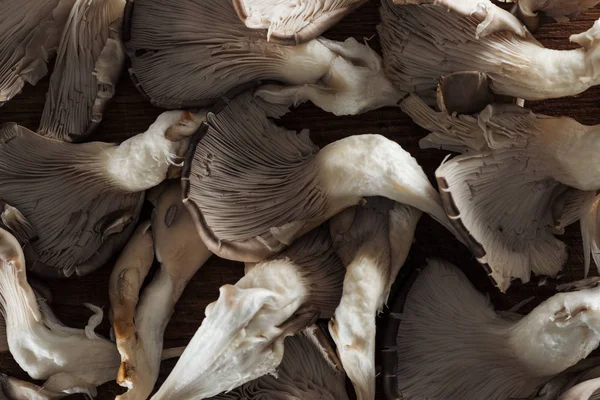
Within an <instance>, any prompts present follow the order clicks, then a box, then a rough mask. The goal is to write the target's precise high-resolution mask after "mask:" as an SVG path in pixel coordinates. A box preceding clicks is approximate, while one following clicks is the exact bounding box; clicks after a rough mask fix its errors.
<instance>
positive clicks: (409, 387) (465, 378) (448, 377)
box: [386, 260, 600, 400]
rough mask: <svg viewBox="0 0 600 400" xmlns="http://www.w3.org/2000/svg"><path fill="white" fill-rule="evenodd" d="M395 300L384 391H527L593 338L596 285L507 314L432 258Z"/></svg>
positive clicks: (583, 351) (499, 398)
mask: <svg viewBox="0 0 600 400" xmlns="http://www.w3.org/2000/svg"><path fill="white" fill-rule="evenodd" d="M398 301H399V304H397V305H396V306H395V307H394V311H396V312H398V313H397V314H394V315H395V316H396V318H398V319H399V323H398V324H397V325H396V326H397V327H398V329H397V331H396V342H395V345H394V346H395V347H391V348H389V349H388V351H391V352H392V353H394V352H395V353H396V354H395V356H396V357H397V369H396V370H395V371H394V372H393V373H392V375H393V374H394V373H395V374H396V375H397V376H396V377H395V379H396V385H397V386H396V387H395V388H394V387H391V386H389V387H388V390H387V393H386V398H389V399H397V398H411V399H412V398H414V399H431V400H441V399H449V398H461V399H465V400H470V399H472V400H479V399H490V400H505V399H519V398H531V397H529V396H532V395H535V394H536V393H537V390H538V388H539V387H540V386H542V385H544V384H545V383H546V382H547V381H548V380H549V379H551V378H552V377H554V376H556V375H557V374H560V373H561V372H563V371H564V370H566V369H567V368H569V367H571V366H573V365H575V364H576V363H577V362H578V361H580V360H581V359H583V358H585V357H587V355H588V354H590V352H591V351H592V350H594V349H595V348H597V347H598V343H599V342H600V334H599V333H598V332H600V331H599V330H598V318H597V317H598V312H599V310H600V287H598V288H593V289H587V290H582V291H578V292H571V293H559V294H556V295H554V296H552V297H551V298H549V299H548V300H546V301H545V302H543V303H542V304H540V305H539V306H537V307H536V308H535V309H534V310H533V311H531V312H530V313H529V314H528V315H526V316H523V317H519V318H516V317H514V316H513V317H511V318H507V317H504V316H501V315H500V314H497V313H496V312H495V311H494V309H493V308H492V305H491V304H490V301H489V299H488V298H487V297H486V296H485V295H483V294H482V293H479V292H478V291H477V290H476V289H475V288H474V287H473V286H472V285H471V283H470V282H469V281H468V279H467V277H466V276H465V275H464V274H463V273H462V272H461V271H460V270H459V269H458V268H456V267H454V266H453V265H451V264H449V263H446V262H443V261H437V260H432V261H430V262H429V265H428V266H427V267H426V268H425V269H424V270H423V271H422V272H421V273H420V274H419V276H418V277H417V278H416V280H415V282H414V283H413V284H412V286H411V287H410V289H409V290H408V293H407V295H406V298H405V300H404V301H403V300H402V297H399V300H398ZM391 326H394V325H391ZM390 333H391V332H390ZM389 366H390V365H389V364H388V365H387V367H389ZM473 371H477V375H476V377H477V378H476V379H473V378H474V375H473ZM390 372H391V371H388V373H390ZM400 394H401V395H402V396H404V397H399V396H400Z"/></svg>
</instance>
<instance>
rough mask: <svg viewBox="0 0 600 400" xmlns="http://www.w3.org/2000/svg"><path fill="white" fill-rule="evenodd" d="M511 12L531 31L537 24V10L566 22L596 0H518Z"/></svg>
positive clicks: (594, 4) (595, 2) (589, 6)
mask: <svg viewBox="0 0 600 400" xmlns="http://www.w3.org/2000/svg"><path fill="white" fill-rule="evenodd" d="M516 3H517V4H515V6H514V7H513V13H514V14H515V15H516V16H517V17H519V19H520V20H521V21H523V23H524V24H525V25H526V26H527V28H528V29H529V30H530V31H531V32H533V31H535V30H536V29H537V27H538V25H539V15H538V12H539V11H541V12H543V13H544V14H546V15H548V16H550V17H552V18H554V19H555V20H556V21H558V22H567V21H568V20H569V19H570V18H574V17H576V16H578V15H579V14H581V13H582V12H583V11H585V10H587V9H589V8H592V7H595V6H596V4H598V3H600V1H598V0H518V1H517V2H516Z"/></svg>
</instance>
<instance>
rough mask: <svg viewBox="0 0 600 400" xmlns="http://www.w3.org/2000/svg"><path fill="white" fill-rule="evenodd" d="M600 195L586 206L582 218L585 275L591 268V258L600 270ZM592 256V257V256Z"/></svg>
mask: <svg viewBox="0 0 600 400" xmlns="http://www.w3.org/2000/svg"><path fill="white" fill-rule="evenodd" d="M599 207H600V196H596V197H595V198H594V199H593V200H592V201H591V202H590V204H589V206H588V207H587V208H586V211H585V212H584V214H583V216H582V218H581V238H582V241H583V257H584V268H585V275H586V276H587V274H588V271H589V270H590V263H591V259H593V260H594V263H595V264H596V268H598V271H600V213H599V212H598V208H599ZM590 256H591V257H590Z"/></svg>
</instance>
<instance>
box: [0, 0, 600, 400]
mask: <svg viewBox="0 0 600 400" xmlns="http://www.w3.org/2000/svg"><path fill="white" fill-rule="evenodd" d="M224 1H226V0H224ZM377 8H378V2H376V1H373V2H370V3H368V4H366V5H365V6H363V7H362V8H360V9H359V10H357V11H356V12H354V13H353V14H351V15H349V16H348V17H346V18H345V19H344V20H343V21H342V22H341V23H339V24H338V25H336V26H335V27H333V28H332V29H331V30H330V31H329V32H327V33H326V35H325V36H327V37H329V38H331V39H337V40H343V39H345V38H347V37H349V36H353V37H355V38H356V39H357V40H359V41H362V40H364V39H365V38H366V40H367V43H368V44H369V45H370V46H371V47H373V48H374V49H376V50H378V51H379V43H378V39H377V35H376V30H375V26H376V24H377V23H378V20H379V16H378V11H377ZM598 18H600V9H599V8H596V9H593V10H590V11H588V12H587V13H585V14H584V15H582V16H580V17H578V18H577V19H575V20H573V21H571V22H570V23H567V24H556V23H552V22H551V23H548V24H545V25H543V26H542V27H541V28H540V30H539V31H538V32H537V33H536V35H535V36H536V37H537V38H538V39H539V40H540V41H541V42H542V43H543V44H544V45H546V46H547V47H551V48H555V49H566V48H572V47H574V46H573V45H572V44H570V43H569V42H568V37H569V35H570V34H573V33H579V32H582V31H584V30H587V29H588V28H589V27H590V26H591V25H592V24H593V22H594V21H595V20H596V19H598ZM47 88H48V77H46V78H45V79H44V80H42V81H41V82H39V83H38V85H37V86H35V87H31V86H28V87H26V89H25V90H24V91H23V93H22V94H21V95H19V96H17V97H16V98H15V99H13V100H12V101H11V102H9V103H8V104H7V105H5V106H4V107H2V108H0V123H4V122H9V121H14V122H17V123H19V124H22V125H24V126H26V127H28V128H30V129H32V130H35V129H36V128H37V126H38V124H39V120H40V117H41V113H42V109H43V106H44V101H45V93H46V91H47ZM117 93H118V94H117V96H116V97H115V98H114V99H113V101H112V103H111V104H110V105H109V108H108V112H107V114H106V115H105V118H104V121H103V122H102V124H101V127H100V129H99V131H98V132H97V134H96V135H95V137H94V139H95V140H104V141H121V140H124V139H126V138H128V137H131V136H132V135H135V134H137V133H140V132H143V131H145V130H146V128H147V127H148V125H150V124H151V123H152V122H153V121H154V119H155V118H156V117H157V116H158V114H160V112H161V110H160V109H157V108H155V107H152V106H151V105H150V104H149V103H148V102H146V101H145V99H144V98H143V97H142V96H141V95H140V94H139V93H138V92H137V91H136V90H135V88H134V87H133V85H132V84H131V82H130V81H129V79H128V76H127V74H123V77H122V79H121V82H120V84H119V86H118V92H117ZM528 106H529V107H532V108H533V109H534V111H535V112H538V113H544V114H549V115H566V116H570V117H573V118H575V119H577V120H578V121H580V122H581V123H584V124H598V123H600V88H593V89H590V90H588V91H587V92H586V93H584V94H581V95H579V96H574V97H569V98H562V99H556V100H548V101H543V102H536V103H530V104H528ZM281 123H282V124H283V125H285V126H286V127H288V128H292V129H300V128H309V129H310V130H311V137H312V138H313V140H314V141H315V142H316V143H317V144H319V145H324V144H327V143H329V142H331V141H334V140H337V139H340V138H342V137H345V136H348V135H353V134H364V133H378V134H382V135H385V136H387V137H388V138H391V139H394V140H396V141H398V142H399V143H400V144H401V145H402V146H403V147H404V148H405V149H406V150H407V151H409V152H410V153H411V154H413V155H414V156H415V157H416V158H417V160H418V161H419V163H421V165H422V166H423V168H424V169H425V171H426V172H427V173H428V175H429V176H430V178H432V177H433V172H434V170H435V168H436V167H437V166H438V165H439V163H440V162H441V160H442V159H443V158H444V156H445V155H446V152H442V151H437V150H427V151H422V150H420V149H419V147H418V140H419V139H420V138H421V137H423V135H424V134H425V131H423V130H422V129H420V128H419V127H417V126H416V125H415V124H413V123H412V121H411V120H410V119H409V118H408V117H407V116H406V115H404V114H403V113H402V112H401V111H400V110H399V109H395V108H387V109H381V110H376V111H372V112H369V113H366V114H363V115H360V116H352V117H334V116H332V115H330V114H327V113H325V112H323V111H320V110H319V109H317V108H315V107H314V106H312V105H303V106H301V107H299V108H298V109H296V110H294V111H293V112H292V113H290V114H289V115H288V116H286V117H285V118H284V119H283V120H282V122H281ZM432 181H433V180H432ZM562 239H563V240H564V241H565V242H566V243H567V244H568V246H569V261H568V265H567V267H566V268H565V271H564V276H563V278H562V279H563V280H574V279H578V278H581V277H582V276H583V266H582V265H583V254H582V246H581V239H580V235H579V227H578V226H571V227H570V228H569V229H568V230H567V232H566V233H565V235H563V236H562ZM428 257H441V258H444V259H447V260H449V261H450V262H453V263H455V264H456V265H458V266H459V267H461V268H462V269H463V270H464V271H465V273H466V274H467V275H468V276H469V278H470V279H471V280H472V281H473V282H474V283H475V284H476V286H477V287H478V288H479V289H481V290H485V291H486V292H488V293H490V296H491V298H492V301H493V302H494V303H495V304H496V306H497V307H498V308H500V309H506V308H509V307H510V306H512V305H514V304H516V303H518V302H519V301H521V300H523V299H525V298H528V297H530V296H535V297H536V299H535V301H534V302H532V303H531V304H530V306H529V308H531V307H532V306H533V305H535V304H537V303H538V302H539V301H541V300H543V299H544V298H545V297H547V296H549V295H551V294H552V293H553V287H554V284H553V283H554V282H550V283H548V284H546V285H544V286H541V287H539V286H538V281H539V280H538V279H536V278H535V277H534V278H533V279H532V282H530V283H529V284H526V285H523V284H520V283H518V282H515V283H514V284H513V285H512V286H511V288H510V289H509V291H508V293H507V294H506V295H502V294H500V293H499V292H498V291H497V290H495V288H494V287H493V286H492V285H491V284H490V282H489V280H488V278H487V277H486V275H485V273H484V272H483V270H482V268H481V267H480V266H479V265H478V263H477V262H476V261H475V260H474V259H473V257H472V255H471V253H470V252H469V251H468V250H467V249H466V248H464V247H463V246H462V245H460V243H459V242H457V241H456V240H455V239H454V238H453V237H452V236H451V235H450V234H449V233H447V232H445V231H444V230H443V229H442V228H441V227H440V226H439V225H437V224H436V223H435V222H434V221H433V220H431V219H430V218H429V217H424V218H423V219H422V221H421V223H420V224H419V226H418V229H417V233H416V239H415V244H414V246H413V249H412V250H411V255H410V256H409V260H408V263H409V264H413V265H422V263H424V261H425V258H428ZM110 270H111V265H107V266H106V267H105V268H103V269H101V270H99V271H97V272H96V273H94V274H92V275H90V276H87V277H85V278H82V279H78V280H71V281H51V282H48V283H49V286H50V288H51V289H52V292H53V295H54V299H53V304H52V305H53V308H54V310H55V311H56V313H57V315H58V316H59V317H60V318H61V319H62V320H63V321H64V322H65V323H67V324H68V325H71V326H75V327H83V326H84V325H85V324H86V321H87V318H88V317H89V315H90V313H89V311H88V310H87V309H86V308H84V307H83V306H82V303H84V302H89V303H93V304H96V305H99V306H102V307H103V308H104V310H105V311H107V310H108V307H109V303H108V286H107V285H108V278H109V275H110ZM242 274H243V266H242V264H240V263H235V262H231V261H227V260H222V259H218V258H217V257H213V258H211V259H210V260H209V262H208V263H207V264H206V265H205V266H204V267H203V268H202V269H201V270H200V271H199V272H198V273H197V274H196V276H195V277H194V279H193V280H192V281H191V282H190V284H189V285H188V287H187V289H186V290H185V292H184V294H183V296H182V298H181V300H180V301H179V303H178V304H177V306H176V311H175V314H174V315H173V318H172V319H171V322H170V324H169V326H168V328H167V331H166V333H165V348H169V347H173V346H180V345H185V344H186V343H187V342H188V341H189V339H190V338H191V337H192V335H193V334H194V332H195V331H196V329H197V328H198V326H199V325H200V323H201V321H202V319H203V317H204V308H205V306H206V305H207V304H208V303H210V302H212V301H214V300H216V298H217V295H218V288H219V287H220V286H221V285H223V284H225V283H234V282H236V281H237V280H238V279H239V278H240V277H241V276H242ZM99 332H100V333H102V334H103V335H108V323H107V322H106V320H105V321H104V323H103V324H102V325H101V326H100V328H99ZM174 364H175V361H173V360H171V361H167V362H165V363H163V366H162V368H161V375H160V381H159V382H162V381H163V380H164V379H165V377H166V376H167V374H168V372H169V371H170V369H171V368H172V367H173V366H174ZM0 372H5V373H8V374H10V375H13V376H16V377H19V378H22V379H27V375H26V374H25V373H24V372H23V371H21V370H20V369H19V367H18V365H16V363H15V362H14V360H12V358H11V356H10V354H8V353H4V354H0ZM122 391H123V389H122V388H120V387H118V386H117V385H116V384H112V383H111V384H106V385H104V386H102V387H101V388H100V389H99V395H98V399H100V400H107V399H112V398H114V396H115V394H117V393H120V392H122ZM71 398H73V399H80V398H83V397H81V396H72V397H71Z"/></svg>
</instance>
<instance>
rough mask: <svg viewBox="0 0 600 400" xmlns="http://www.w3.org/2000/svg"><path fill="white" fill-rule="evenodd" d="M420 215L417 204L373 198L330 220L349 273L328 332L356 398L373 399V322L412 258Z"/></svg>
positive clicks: (335, 242)
mask: <svg viewBox="0 0 600 400" xmlns="http://www.w3.org/2000/svg"><path fill="white" fill-rule="evenodd" d="M420 217H421V212H420V211H419V210H417V209H415V208H412V207H410V206H405V205H402V204H398V203H395V202H393V201H392V200H388V199H385V198H381V197H374V198H367V199H366V205H364V206H356V207H352V208H347V209H346V210H344V211H342V212H341V213H339V214H337V215H336V216H334V217H333V218H332V219H331V221H330V232H331V236H332V238H333V243H334V247H335V248H336V250H337V253H338V255H339V256H340V258H341V260H342V262H343V263H344V264H345V265H346V276H345V278H344V290H343V293H342V299H341V301H340V304H339V306H338V307H337V308H336V310H335V313H334V315H333V318H331V321H330V322H329V332H330V333H331V336H332V337H333V340H334V341H335V344H336V346H337V351H338V353H339V355H340V359H341V361H342V366H343V367H344V370H345V371H346V374H347V375H348V377H349V378H350V380H351V381H352V383H353V385H354V390H355V392H356V395H357V399H358V400H375V375H376V368H375V329H376V327H375V320H376V318H377V314H378V313H379V312H380V311H381V310H382V308H383V305H384V303H385V302H386V301H387V297H388V294H389V291H390V288H391V286H392V283H393V282H394V281H395V280H396V275H397V274H398V271H399V270H400V268H401V267H402V265H403V264H404V261H405V260H406V257H407V256H408V252H409V250H410V247H411V245H412V241H413V237H414V231H415V228H416V225H417V222H418V221H419V218H420Z"/></svg>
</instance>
